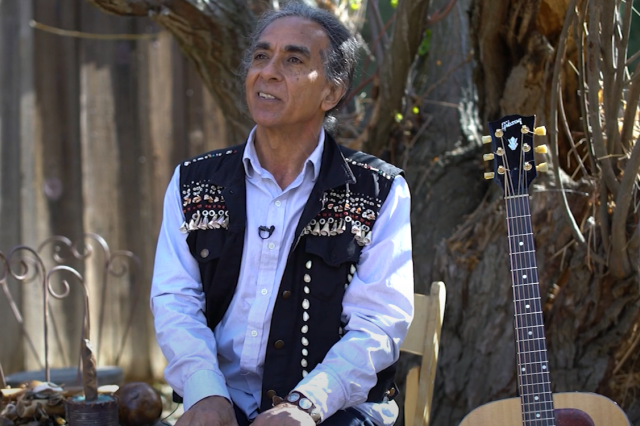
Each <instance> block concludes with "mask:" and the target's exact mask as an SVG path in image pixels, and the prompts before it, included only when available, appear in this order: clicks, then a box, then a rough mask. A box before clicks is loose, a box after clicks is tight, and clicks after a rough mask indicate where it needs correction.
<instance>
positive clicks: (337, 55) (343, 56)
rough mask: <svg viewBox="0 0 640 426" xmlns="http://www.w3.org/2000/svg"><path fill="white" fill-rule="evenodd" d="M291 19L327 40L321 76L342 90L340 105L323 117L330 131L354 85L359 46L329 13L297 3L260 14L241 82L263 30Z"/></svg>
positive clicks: (245, 57) (242, 67)
mask: <svg viewBox="0 0 640 426" xmlns="http://www.w3.org/2000/svg"><path fill="white" fill-rule="evenodd" d="M291 16H293V17H299V18H302V19H306V20H309V21H311V22H315V23H316V24H318V25H320V26H321V27H322V28H323V29H324V31H325V33H326V34H327V37H328V38H329V50H328V52H327V56H326V57H325V58H324V74H325V77H326V78H327V80H329V81H330V82H332V83H333V84H335V85H336V86H338V87H343V88H344V89H345V93H344V95H343V96H342V98H341V99H340V101H339V102H338V103H337V104H336V106H335V107H334V108H332V109H331V110H330V111H327V113H326V114H325V127H330V128H333V127H334V126H335V123H336V119H335V117H334V116H333V112H334V111H335V110H337V109H338V108H339V107H340V106H342V103H343V102H344V100H345V99H346V97H347V94H348V93H349V90H350V89H351V84H352V83H353V74H354V70H355V67H356V63H357V59H358V58H357V53H358V48H359V43H358V41H357V39H356V38H355V37H354V36H353V34H351V32H350V31H349V30H348V29H347V27H345V26H344V24H342V22H340V20H338V18H336V17H335V16H334V15H333V14H331V13H330V12H328V11H326V10H322V9H318V8H315V7H312V6H308V5H306V4H304V3H300V2H298V1H291V2H288V3H287V4H286V5H285V6H284V7H282V8H281V9H278V10H269V11H267V12H265V13H263V14H262V16H260V18H259V19H258V22H257V23H256V27H255V29H254V31H253V33H252V34H251V38H250V42H249V47H248V49H247V50H246V51H245V53H244V56H243V58H242V63H241V65H240V78H242V81H243V82H244V80H245V78H246V76H247V73H248V71H249V67H250V66H251V62H252V60H253V51H254V50H255V47H256V44H257V42H258V39H259V38H260V36H261V35H262V33H263V32H264V30H265V29H266V28H267V27H268V26H269V25H271V24H272V23H273V22H274V21H276V20H277V19H280V18H287V17H291Z"/></svg>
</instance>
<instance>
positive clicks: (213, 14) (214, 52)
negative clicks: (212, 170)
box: [86, 0, 255, 142]
mask: <svg viewBox="0 0 640 426" xmlns="http://www.w3.org/2000/svg"><path fill="white" fill-rule="evenodd" d="M86 1H88V2H89V3H91V4H93V5H94V6H96V7H98V8H99V9H101V10H103V11H105V12H107V13H111V14H115V15H120V16H149V17H150V18H151V19H153V20H154V21H155V22H157V23H158V24H159V25H161V26H162V27H163V28H165V29H167V30H168V31H169V32H171V34H172V35H173V36H174V37H175V39H176V40H177V42H178V44H179V45H180V48H181V49H182V51H183V53H184V54H185V55H186V56H187V57H188V58H189V59H190V60H191V61H192V62H193V64H194V65H195V67H196V70H197V72H198V74H199V75H200V77H201V78H202V81H203V83H204V85H205V87H207V89H208V90H209V91H210V92H211V94H212V95H213V97H214V99H215V100H216V102H217V103H218V105H220V106H221V107H222V111H223V112H224V114H225V119H226V121H227V124H228V129H229V134H228V135H227V136H228V138H229V140H228V142H231V141H236V142H237V141H241V140H244V138H246V135H247V133H248V131H249V129H250V127H251V120H250V119H249V117H247V116H246V114H244V112H243V111H244V110H245V106H244V99H243V97H242V96H240V94H241V93H243V82H241V81H240V80H239V79H238V77H237V75H236V69H237V67H238V65H239V64H240V59H241V54H240V53H239V52H241V51H242V50H244V48H245V47H246V44H247V42H248V38H247V36H248V34H250V32H251V30H252V29H253V25H254V22H255V17H254V15H253V13H252V12H251V10H250V9H249V7H248V6H247V5H246V4H245V2H237V1H235V0H216V1H213V0H204V1H198V0H86ZM226 40H234V46H233V48H231V46H230V45H229V44H228V43H226V42H225V41H226Z"/></svg>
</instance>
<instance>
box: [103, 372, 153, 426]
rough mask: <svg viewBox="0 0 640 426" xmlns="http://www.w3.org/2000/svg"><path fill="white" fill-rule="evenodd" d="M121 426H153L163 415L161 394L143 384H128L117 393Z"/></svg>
mask: <svg viewBox="0 0 640 426" xmlns="http://www.w3.org/2000/svg"><path fill="white" fill-rule="evenodd" d="M115 396H116V398H117V399H118V418H119V421H120V425H121V426H151V425H154V424H156V422H157V421H158V420H159V419H160V416H161V415H162V399H161V398H160V394H159V393H158V392H156V390H155V389H153V388H152V387H151V386H149V385H148V384H146V383H143V382H133V383H127V384H125V385H124V386H122V387H121V388H120V389H118V391H117V392H116V393H115Z"/></svg>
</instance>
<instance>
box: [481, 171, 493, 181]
mask: <svg viewBox="0 0 640 426" xmlns="http://www.w3.org/2000/svg"><path fill="white" fill-rule="evenodd" d="M494 176H495V173H493V172H487V173H485V174H484V178H485V179H486V180H490V179H493V177H494Z"/></svg>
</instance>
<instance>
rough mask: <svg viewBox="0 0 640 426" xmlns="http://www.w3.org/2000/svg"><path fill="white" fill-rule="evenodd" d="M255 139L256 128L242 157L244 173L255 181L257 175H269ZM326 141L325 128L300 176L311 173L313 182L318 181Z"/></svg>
mask: <svg viewBox="0 0 640 426" xmlns="http://www.w3.org/2000/svg"><path fill="white" fill-rule="evenodd" d="M255 139H256V128H255V127H254V128H253V129H251V133H249V138H248V139H247V146H246V148H245V150H244V154H243V155H242V163H243V165H244V172H245V174H246V175H247V177H248V178H249V179H253V178H254V177H255V175H256V173H257V174H258V175H259V176H266V175H267V174H268V173H269V172H268V171H267V170H265V169H264V168H262V165H261V164H260V160H259V159H258V153H257V152H256V147H255ZM324 140H325V133H324V128H323V129H321V130H320V136H319V137H318V145H316V147H315V149H314V150H313V152H312V153H311V155H309V157H308V158H307V160H306V161H305V163H304V166H303V167H302V171H301V172H300V174H303V176H306V174H307V173H309V172H310V173H311V175H312V179H311V180H312V182H315V181H316V180H318V175H319V174H320V164H321V163H322V153H323V152H324Z"/></svg>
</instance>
